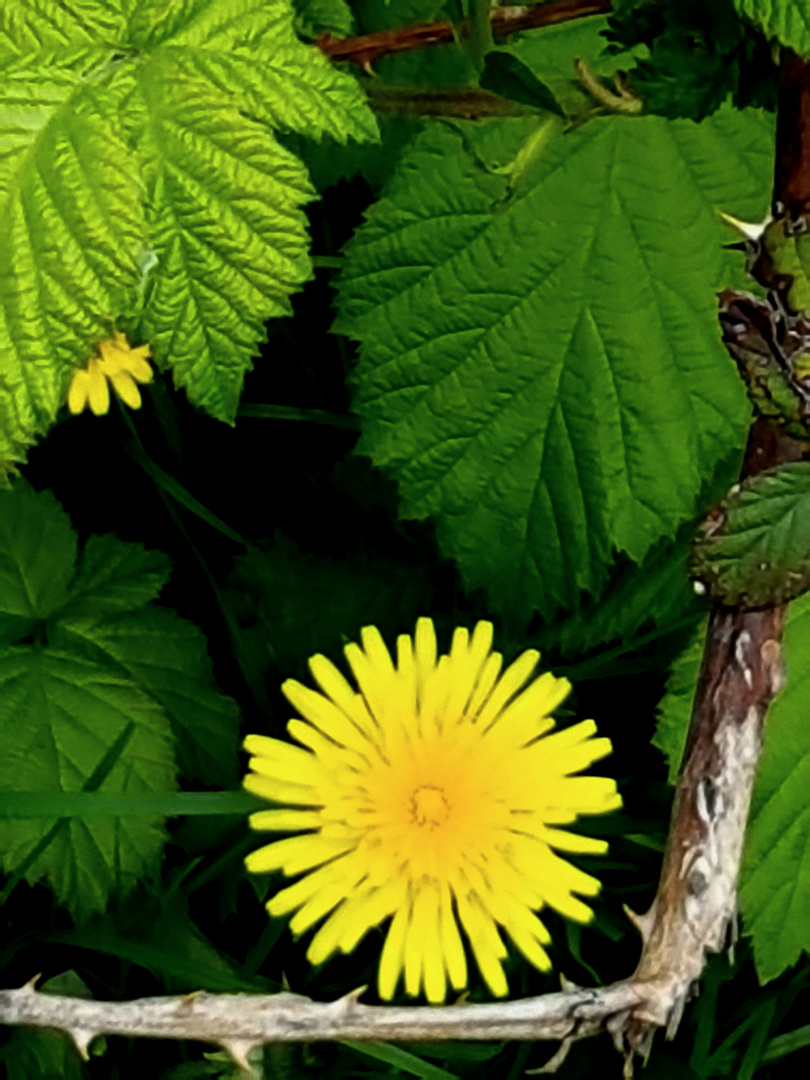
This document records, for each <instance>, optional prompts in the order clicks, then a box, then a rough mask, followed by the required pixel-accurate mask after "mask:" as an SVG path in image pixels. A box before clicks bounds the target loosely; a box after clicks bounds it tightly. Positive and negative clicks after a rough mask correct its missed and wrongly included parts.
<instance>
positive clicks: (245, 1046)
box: [220, 1039, 262, 1076]
mask: <svg viewBox="0 0 810 1080" xmlns="http://www.w3.org/2000/svg"><path fill="white" fill-rule="evenodd" d="M220 1045H221V1047H222V1049H223V1050H224V1051H225V1053H226V1054H227V1055H228V1057H229V1058H230V1059H231V1061H233V1063H234V1064H235V1065H238V1066H239V1068H240V1069H242V1071H243V1072H246V1073H249V1074H250V1075H251V1076H255V1075H256V1071H255V1069H254V1068H253V1066H252V1065H251V1064H250V1061H249V1060H248V1059H249V1057H250V1055H251V1054H252V1053H253V1051H254V1050H255V1049H256V1048H257V1047H259V1046H261V1045H262V1044H261V1042H256V1040H255V1039H229V1040H228V1041H227V1042H223V1043H220Z"/></svg>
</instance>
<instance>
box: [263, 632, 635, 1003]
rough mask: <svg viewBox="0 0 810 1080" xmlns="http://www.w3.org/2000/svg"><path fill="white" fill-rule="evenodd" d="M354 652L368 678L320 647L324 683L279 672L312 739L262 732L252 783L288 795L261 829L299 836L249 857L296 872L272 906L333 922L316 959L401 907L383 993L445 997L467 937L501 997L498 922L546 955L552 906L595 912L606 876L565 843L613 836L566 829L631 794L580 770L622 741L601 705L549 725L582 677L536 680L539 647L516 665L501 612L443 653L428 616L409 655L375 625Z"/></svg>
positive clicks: (297, 725)
mask: <svg viewBox="0 0 810 1080" xmlns="http://www.w3.org/2000/svg"><path fill="white" fill-rule="evenodd" d="M362 641H363V647H362V648H360V647H359V646H358V645H348V646H347V647H346V657H347V659H348V661H349V665H350V667H351V669H352V672H353V674H354V677H355V680H356V683H357V687H358V689H355V688H354V687H352V686H351V685H350V684H349V683H348V682H347V681H346V679H345V678H344V677H343V675H342V674H341V673H340V672H339V671H338V669H337V668H335V667H334V665H332V664H331V663H330V661H328V660H327V659H326V658H325V657H323V656H314V657H312V659H311V660H310V669H311V671H312V674H313V676H314V678H315V681H316V682H317V683H318V686H319V688H320V689H319V691H314V690H310V689H308V688H307V687H305V686H303V685H302V684H300V683H298V682H296V681H295V680H292V679H289V680H288V681H287V682H286V683H285V684H284V686H283V687H282V689H283V691H284V693H285V694H286V696H287V698H288V699H289V700H290V701H291V702H292V704H293V705H294V706H295V707H296V709H297V710H298V712H299V714H300V716H301V717H303V719H298V718H296V719H293V720H291V721H290V723H289V725H288V731H289V733H290V735H291V737H292V738H293V739H294V740H295V741H296V742H297V743H298V744H299V745H298V746H295V745H293V744H292V743H288V742H283V741H281V740H279V739H271V738H267V737H266V736H261V735H250V736H248V738H247V740H246V741H245V747H246V749H247V750H249V751H250V753H251V754H252V755H253V756H252V758H251V761H250V766H251V769H252V770H253V771H252V772H251V773H250V774H249V775H248V776H247V777H246V778H245V786H246V787H247V788H248V790H250V791H253V792H255V793H256V794H258V795H261V796H262V797H264V798H266V799H268V800H269V801H271V802H272V803H275V804H276V806H275V807H274V808H273V809H269V810H263V811H259V812H258V813H256V814H253V815H252V816H251V824H252V825H253V827H254V828H256V829H265V830H269V831H277V832H288V833H297V834H298V835H293V836H289V837H287V838H285V839H281V840H276V841H275V842H273V843H271V844H269V845H266V846H265V847H263V848H260V849H259V850H258V851H255V852H253V853H252V854H251V855H249V856H248V859H247V866H248V869H249V870H251V871H254V872H257V873H263V872H268V871H272V870H282V871H283V872H284V874H286V875H287V876H290V877H292V876H299V875H303V876H300V877H299V879H298V880H297V881H296V882H295V883H294V884H292V885H290V886H288V887H287V888H284V889H282V890H281V891H280V892H278V893H276V895H275V896H273V898H272V899H271V900H270V902H269V903H268V905H267V907H268V911H269V912H270V914H271V915H286V914H290V913H294V914H293V917H292V919H291V921H290V928H291V930H292V931H293V933H295V934H301V933H304V932H305V931H306V930H308V929H310V928H311V927H314V926H316V925H317V924H318V923H321V925H320V927H319V929H318V930H317V932H316V933H315V935H314V937H313V939H312V942H311V944H310V946H309V949H308V952H307V956H308V958H309V960H310V961H311V962H312V963H313V964H320V963H323V962H324V961H325V960H326V959H327V958H328V957H329V956H330V955H332V954H333V953H334V952H338V951H340V952H344V953H348V952H351V951H352V950H353V949H354V948H355V947H356V946H357V944H358V943H359V942H360V940H361V939H362V938H363V937H364V936H365V934H366V932H367V931H368V930H370V929H371V928H372V927H374V926H377V925H378V924H380V923H381V922H383V921H384V920H386V919H388V918H390V919H391V922H390V925H389V927H388V931H387V936H386V939H385V945H384V947H383V953H382V957H381V960H380V969H379V991H380V995H381V997H383V998H391V997H392V996H393V994H394V992H395V990H396V986H397V983H398V982H399V980H400V978H401V977H403V976H404V982H405V991H406V993H408V994H410V995H412V996H416V995H418V994H420V993H421V992H424V993H425V995H426V996H427V998H428V1000H429V1001H431V1002H436V1003H438V1002H441V1001H443V1000H444V998H445V997H446V994H447V987H448V984H449V986H450V987H452V989H454V990H457V991H458V990H462V989H464V987H465V986H466V985H467V981H468V973H467V951H466V950H465V947H464V942H463V939H462V932H463V934H464V937H465V938H466V940H467V946H468V950H469V952H470V953H471V954H472V956H474V958H475V961H476V963H477V966H478V968H479V970H480V972H481V975H482V977H483V979H484V981H485V982H486V984H487V985H488V987H489V989H490V990H491V992H492V993H493V994H495V995H503V994H505V993H507V990H508V987H507V983H506V977H505V975H504V971H503V961H504V960H505V959H506V957H507V955H508V953H507V948H506V946H505V944H504V940H503V938H502V936H501V932H502V931H505V933H506V934H507V935H508V937H509V939H510V941H511V943H512V945H513V946H514V947H515V948H516V950H517V951H518V952H520V953H522V954H523V955H524V956H525V957H526V958H527V959H528V960H529V961H530V962H531V963H533V964H534V965H535V966H536V967H538V968H540V969H541V970H547V969H548V968H549V967H550V961H549V958H548V955H547V953H546V950H545V946H546V945H547V944H548V943H549V935H548V932H547V930H546V928H545V926H544V925H543V923H542V922H541V921H540V919H539V918H538V917H537V912H539V911H540V910H542V908H544V907H552V908H555V909H556V910H557V911H559V912H561V913H562V914H563V915H565V916H567V917H568V918H571V919H576V920H578V921H580V922H586V921H588V919H590V918H591V915H592V912H591V910H590V908H589V907H587V905H586V904H584V903H583V902H582V901H581V900H580V899H579V898H578V896H576V895H575V894H579V896H586V897H588V896H594V895H596V893H597V892H598V890H599V882H598V881H597V879H596V878H594V877H591V876H590V875H589V874H586V873H584V872H583V871H582V870H580V869H578V868H577V867H575V866H573V865H572V864H571V863H569V862H567V861H565V860H564V859H563V858H561V857H560V856H559V855H558V854H557V851H563V852H565V851H569V852H577V853H603V852H604V851H605V850H606V847H607V845H606V844H605V843H604V841H601V840H594V839H590V838H588V837H585V836H581V835H579V834H574V833H570V832H566V831H564V830H562V829H561V828H560V826H561V825H568V824H571V823H572V822H573V821H575V820H576V818H577V817H578V816H579V815H580V814H599V813H604V812H606V811H608V810H612V809H615V808H616V807H618V806H619V805H620V799H619V796H618V794H617V792H616V785H615V783H614V781H613V780H610V779H607V778H605V777H594V776H577V775H575V774H576V773H579V772H581V771H582V770H583V769H586V768H587V767H588V766H590V765H591V764H592V763H593V762H594V761H597V760H598V759H599V758H601V757H604V756H605V755H606V754H608V753H609V752H610V743H609V741H608V740H607V739H603V738H595V737H594V736H595V731H596V727H595V725H594V723H593V721H591V720H586V721H582V722H581V723H579V724H575V725H573V726H572V727H569V728H566V729H564V730H562V731H557V732H554V733H551V730H552V728H553V727H554V720H553V719H552V718H551V716H550V713H551V712H552V711H553V710H554V709H555V708H556V707H557V706H558V705H559V704H560V702H561V701H562V700H563V698H564V697H565V696H566V694H567V693H568V691H569V689H570V686H569V684H568V682H567V681H566V680H565V679H557V678H555V677H554V676H553V675H551V674H548V673H547V674H544V675H540V676H539V677H537V678H535V679H533V680H532V681H530V682H528V685H526V684H527V681H528V680H529V679H530V676H531V675H532V672H533V671H534V668H535V667H536V665H537V661H538V659H539V656H538V654H537V653H536V652H534V651H533V650H529V651H527V652H525V653H523V655H522V656H520V657H519V658H518V659H517V660H516V661H515V662H514V663H513V664H512V665H511V666H510V667H509V668H507V669H506V671H504V672H501V663H502V658H501V656H500V654H499V653H495V652H492V649H491V646H492V625H491V624H490V623H486V622H480V623H478V625H477V626H476V628H475V631H474V632H473V634H472V636H471V635H470V634H469V633H468V631H467V630H465V629H463V628H459V629H457V630H456V632H455V634H454V637H453V642H452V646H451V649H450V652H449V653H448V654H447V655H445V656H441V657H437V649H436V637H435V632H434V629H433V623H432V622H431V620H430V619H420V620H419V622H418V623H417V628H416V634H415V635H414V637H413V639H412V638H411V637H410V636H408V635H401V636H400V637H399V639H398V641H397V663H396V665H395V664H394V663H393V661H392V659H391V656H390V654H389V652H388V650H387V648H386V647H385V644H384V643H383V640H382V638H381V636H380V634H379V631H377V630H376V628H375V627H366V628H365V629H364V630H363V632H362Z"/></svg>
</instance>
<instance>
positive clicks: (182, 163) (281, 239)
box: [130, 62, 314, 423]
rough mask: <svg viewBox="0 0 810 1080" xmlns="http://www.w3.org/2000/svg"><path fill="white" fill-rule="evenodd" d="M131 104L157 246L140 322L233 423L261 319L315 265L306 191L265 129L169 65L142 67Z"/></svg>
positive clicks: (157, 348) (162, 355) (180, 381)
mask: <svg viewBox="0 0 810 1080" xmlns="http://www.w3.org/2000/svg"><path fill="white" fill-rule="evenodd" d="M130 109H131V112H130V124H131V125H133V126H137V128H138V130H139V137H138V142H139V151H140V155H141V158H142V161H143V167H144V175H145V180H146V186H147V199H148V205H149V207H150V211H149V233H150V240H151V243H152V245H153V247H154V249H155V251H156V253H157V257H158V263H157V266H156V267H155V269H154V270H153V271H152V274H151V276H150V278H149V280H148V282H147V288H146V310H145V312H144V315H143V320H142V324H141V328H142V333H143V335H144V337H145V338H146V339H147V340H149V342H150V343H151V344H152V346H153V349H154V352H155V355H156V357H157V358H158V359H159V360H161V361H163V362H165V363H166V364H168V365H170V366H171V369H172V374H173V376H174V381H175V384H176V385H177V386H182V387H185V388H186V390H187V391H188V394H189V397H190V398H191V400H192V401H193V402H195V404H198V405H201V406H202V407H203V408H205V409H207V411H208V412H210V413H211V414H212V415H214V416H216V417H217V418H219V419H221V420H226V421H227V422H229V423H233V421H234V418H235V415H236V408H237V406H238V404H239V396H240V394H241V390H242V380H243V378H244V373H245V371H247V370H249V369H250V368H251V366H252V362H251V358H252V356H253V355H254V354H255V353H256V351H257V346H258V342H260V341H261V340H262V339H263V337H264V336H265V330H264V323H265V321H266V320H267V319H268V318H270V317H271V316H277V315H286V314H289V313H290V310H291V308H290V303H289V300H288V296H289V294H290V293H291V292H293V291H295V290H296V289H297V288H299V287H300V285H301V283H302V282H303V281H305V280H307V278H309V277H310V276H311V269H310V263H309V258H308V255H307V236H306V218H305V216H304V213H303V211H302V210H301V206H302V205H303V204H304V203H305V202H307V201H309V200H310V199H311V198H312V197H313V196H314V191H313V189H312V188H311V186H310V183H309V180H308V178H307V174H306V170H305V169H304V167H303V165H302V164H301V162H300V161H299V160H298V159H297V158H295V157H294V156H293V155H292V154H291V153H290V152H289V151H287V150H285V149H283V148H282V147H281V146H279V144H278V143H277V142H276V141H275V139H274V138H273V135H272V134H271V132H269V131H268V130H267V129H266V128H265V127H264V126H262V125H260V124H258V123H256V122H255V121H253V120H250V119H249V118H247V117H246V116H244V115H243V114H242V113H241V112H240V110H239V109H238V108H237V107H236V106H235V105H231V104H229V103H228V102H227V101H224V100H223V98H222V95H221V94H219V93H218V92H217V91H214V90H211V89H209V88H207V87H206V85H205V84H204V83H203V82H202V81H200V80H197V79H193V78H190V77H188V76H186V75H184V74H182V73H180V72H178V71H176V70H175V69H173V68H172V67H171V66H170V65H168V64H162V65H161V64H158V63H157V62H152V63H150V64H149V65H147V66H146V67H145V68H144V69H143V70H142V71H141V73H140V75H139V80H138V91H137V94H136V95H135V96H134V97H133V99H131V101H130Z"/></svg>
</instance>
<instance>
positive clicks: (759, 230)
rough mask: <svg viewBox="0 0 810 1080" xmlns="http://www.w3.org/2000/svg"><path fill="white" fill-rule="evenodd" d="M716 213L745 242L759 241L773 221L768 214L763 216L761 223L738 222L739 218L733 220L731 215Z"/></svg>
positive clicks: (719, 211) (720, 211) (721, 212)
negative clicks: (739, 234) (743, 238)
mask: <svg viewBox="0 0 810 1080" xmlns="http://www.w3.org/2000/svg"><path fill="white" fill-rule="evenodd" d="M717 212H718V214H719V215H720V217H721V218H722V219H723V221H725V223H726V224H727V225H730V226H731V227H732V229H736V230H737V232H738V233H741V234H742V235H743V236H744V237H745V239H746V240H759V238H760V237H761V236H762V234H763V233H764V232H765V229H766V228H767V227H768V225H770V223H771V222H772V221H773V217H772V216H771V214H770V212H768V213H767V214H766V215H765V218H764V220H763V221H740V219H739V218H735V217H734V216H733V215H732V214H726V213H724V212H723V211H722V210H718V211H717Z"/></svg>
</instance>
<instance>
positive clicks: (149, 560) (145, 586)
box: [63, 534, 171, 618]
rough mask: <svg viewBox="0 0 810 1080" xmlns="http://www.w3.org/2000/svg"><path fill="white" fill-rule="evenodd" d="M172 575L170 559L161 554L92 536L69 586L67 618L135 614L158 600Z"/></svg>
mask: <svg viewBox="0 0 810 1080" xmlns="http://www.w3.org/2000/svg"><path fill="white" fill-rule="evenodd" d="M170 574H171V560H170V559H169V557H168V555H164V553H163V552H162V551H154V550H149V549H148V548H145V547H143V545H142V544H132V543H128V542H126V541H124V540H119V539H118V537H117V536H111V535H109V534H108V535H105V536H91V537H89V538H88V540H87V543H86V544H85V545H84V549H83V550H82V555H81V561H80V563H79V567H78V570H77V571H76V576H75V577H74V579H73V581H72V582H71V586H70V601H69V603H68V605H67V608H66V609H65V611H64V612H63V617H65V618H68V617H69V618H75V617H76V616H78V615H88V614H93V615H95V616H99V615H108V614H111V613H112V612H118V611H132V610H134V609H135V608H139V607H142V606H143V605H144V604H146V603H148V602H149V601H150V600H155V599H156V598H157V596H158V594H159V593H160V591H161V589H162V588H163V586H164V585H165V584H166V582H167V581H168V580H169V576H170Z"/></svg>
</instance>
